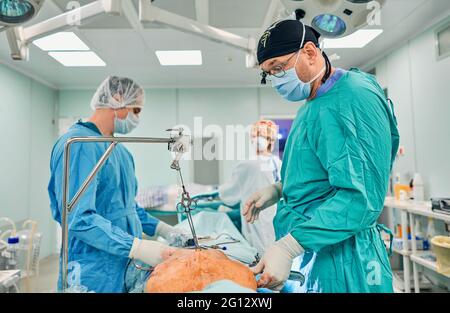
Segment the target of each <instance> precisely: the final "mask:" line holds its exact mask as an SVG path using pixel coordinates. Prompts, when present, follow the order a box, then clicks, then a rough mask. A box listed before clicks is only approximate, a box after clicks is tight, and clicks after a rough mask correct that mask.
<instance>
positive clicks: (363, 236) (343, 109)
mask: <svg viewBox="0 0 450 313" xmlns="http://www.w3.org/2000/svg"><path fill="white" fill-rule="evenodd" d="M398 145H399V133H398V129H397V122H396V119H395V115H394V112H393V109H392V107H391V106H390V104H389V102H388V101H387V99H386V96H385V94H384V92H383V90H382V89H381V87H380V86H379V85H378V83H377V82H376V80H375V78H374V77H373V76H372V75H369V74H366V73H363V72H361V71H359V70H357V69H352V70H350V71H348V72H346V73H345V74H344V75H343V76H342V77H341V78H340V79H339V80H338V81H337V82H336V83H335V85H334V86H333V87H332V88H331V89H330V90H329V91H328V92H326V93H325V94H323V95H321V96H320V97H318V98H315V99H313V100H311V101H308V102H306V103H305V104H304V105H303V106H302V107H301V108H300V109H299V111H298V114H297V116H296V119H295V121H294V123H293V126H292V129H291V133H290V135H289V139H288V142H287V144H286V148H285V154H284V159H283V167H282V171H281V176H282V183H283V198H282V199H281V200H280V202H279V203H278V211H277V214H276V216H275V219H274V226H275V230H276V235H277V239H279V238H281V237H283V236H285V235H287V234H288V233H290V234H291V235H292V236H293V237H294V238H295V239H297V241H298V242H299V243H300V244H301V245H302V246H303V247H304V248H305V250H306V252H305V254H304V255H303V256H302V258H303V259H302V263H301V271H302V272H303V273H304V274H305V276H306V285H305V288H306V291H307V292H392V291H393V288H392V271H391V267H390V264H389V259H388V255H387V251H386V248H385V245H384V242H383V240H382V239H381V235H380V228H379V227H378V225H377V219H378V217H379V216H380V214H381V212H382V209H383V203H384V198H385V196H386V192H387V189H388V180H389V174H390V171H391V168H392V164H393V161H394V159H395V156H396V153H397V150H398Z"/></svg>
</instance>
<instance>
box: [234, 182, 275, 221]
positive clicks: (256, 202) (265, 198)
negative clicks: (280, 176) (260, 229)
mask: <svg viewBox="0 0 450 313" xmlns="http://www.w3.org/2000/svg"><path fill="white" fill-rule="evenodd" d="M281 190H282V185H281V183H280V182H278V183H276V184H273V185H270V186H267V187H265V188H263V189H261V190H259V191H257V192H255V193H254V194H252V195H251V196H250V198H248V199H247V201H246V202H245V206H244V210H243V211H242V215H243V216H244V217H245V220H246V221H247V223H253V222H254V221H255V220H257V219H258V217H259V213H260V212H261V211H262V210H264V209H267V208H268V207H271V206H272V205H274V204H276V203H277V202H278V200H280V198H281V193H282V192H281Z"/></svg>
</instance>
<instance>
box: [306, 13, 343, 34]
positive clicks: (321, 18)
mask: <svg viewBox="0 0 450 313" xmlns="http://www.w3.org/2000/svg"><path fill="white" fill-rule="evenodd" d="M312 26H313V27H314V28H315V29H316V30H317V31H319V32H320V33H321V34H322V35H324V36H325V37H339V36H340V35H342V34H343V33H345V30H346V29H347V26H346V25H345V22H344V21H343V20H342V19H341V18H340V17H338V16H336V15H332V14H321V15H318V16H316V17H315V18H314V19H313V20H312Z"/></svg>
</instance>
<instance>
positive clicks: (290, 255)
mask: <svg viewBox="0 0 450 313" xmlns="http://www.w3.org/2000/svg"><path fill="white" fill-rule="evenodd" d="M304 251H305V250H304V249H303V247H302V246H301V245H300V244H299V243H298V242H297V240H296V239H295V238H294V237H292V235H291V234H289V235H287V236H286V237H283V238H281V239H280V240H278V241H276V242H275V243H274V244H273V245H272V246H271V247H269V248H268V249H267V250H266V252H265V253H264V256H263V258H262V259H261V261H260V262H259V263H258V264H257V265H256V266H255V267H251V268H250V269H251V270H252V272H253V273H254V274H255V275H256V274H260V273H261V272H262V275H261V277H260V278H259V280H258V287H259V288H269V289H272V290H277V291H279V290H281V289H282V288H283V286H284V283H285V282H286V280H287V279H288V278H289V274H290V272H291V268H292V262H293V260H294V259H295V258H296V257H298V256H299V255H300V254H302V253H303V252H304Z"/></svg>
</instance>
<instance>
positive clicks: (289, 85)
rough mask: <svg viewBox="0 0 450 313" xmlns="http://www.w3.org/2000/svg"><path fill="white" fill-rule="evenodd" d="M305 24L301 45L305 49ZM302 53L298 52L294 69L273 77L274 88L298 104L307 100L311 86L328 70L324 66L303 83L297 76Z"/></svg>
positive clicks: (285, 97)
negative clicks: (281, 75) (297, 67)
mask: <svg viewBox="0 0 450 313" xmlns="http://www.w3.org/2000/svg"><path fill="white" fill-rule="evenodd" d="M305 31H306V30H305V24H303V38H302V43H301V45H300V49H301V47H303V43H304V41H305ZM300 54H301V51H300V50H299V51H298V52H297V58H296V60H295V64H294V67H292V68H291V69H289V70H287V71H286V74H285V75H284V76H283V77H275V76H272V77H271V78H272V87H274V88H275V89H276V90H277V92H278V93H279V94H280V95H281V96H282V97H283V98H284V99H286V100H288V101H291V102H297V101H302V100H306V99H308V98H309V96H310V95H311V84H312V83H313V82H314V81H315V80H316V79H317V78H319V77H320V75H321V74H322V73H323V72H324V71H325V70H326V67H325V66H324V67H323V69H322V70H321V71H320V72H319V73H317V75H316V76H314V77H313V78H312V79H311V80H310V81H309V82H303V81H301V80H300V78H299V77H298V75H297V71H296V69H295V68H296V66H297V63H298V60H299V57H300Z"/></svg>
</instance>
